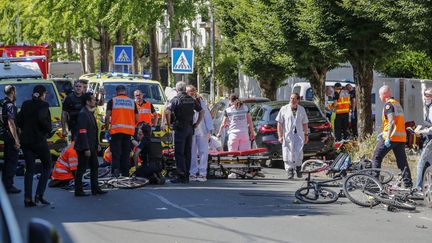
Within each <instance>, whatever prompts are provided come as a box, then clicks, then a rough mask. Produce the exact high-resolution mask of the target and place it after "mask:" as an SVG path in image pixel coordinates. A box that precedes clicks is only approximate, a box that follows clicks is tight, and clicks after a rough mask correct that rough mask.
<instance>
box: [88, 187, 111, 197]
mask: <svg viewBox="0 0 432 243" xmlns="http://www.w3.org/2000/svg"><path fill="white" fill-rule="evenodd" d="M106 193H108V192H107V191H104V190H102V189H100V188H97V189H96V190H92V195H94V196H96V195H103V194H106Z"/></svg>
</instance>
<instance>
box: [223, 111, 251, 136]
mask: <svg viewBox="0 0 432 243" xmlns="http://www.w3.org/2000/svg"><path fill="white" fill-rule="evenodd" d="M248 113H249V109H248V107H247V106H246V105H241V106H240V107H239V108H238V109H237V108H236V107H235V106H233V105H232V106H230V107H228V108H227V109H226V110H225V116H226V117H228V121H229V127H228V134H235V133H246V134H247V133H248V122H247V114H248Z"/></svg>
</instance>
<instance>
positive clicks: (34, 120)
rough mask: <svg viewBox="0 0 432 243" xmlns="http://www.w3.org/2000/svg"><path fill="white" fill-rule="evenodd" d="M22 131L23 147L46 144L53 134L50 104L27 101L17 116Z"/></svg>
mask: <svg viewBox="0 0 432 243" xmlns="http://www.w3.org/2000/svg"><path fill="white" fill-rule="evenodd" d="M16 122H17V125H18V127H19V128H20V129H21V134H20V142H21V144H22V145H23V146H29V145H32V144H39V143H46V142H47V138H48V135H49V134H50V132H51V129H52V126H51V113H50V110H49V104H48V103H47V102H45V101H42V100H33V99H32V100H26V101H24V103H23V104H22V106H21V110H20V112H19V113H18V115H17V120H16Z"/></svg>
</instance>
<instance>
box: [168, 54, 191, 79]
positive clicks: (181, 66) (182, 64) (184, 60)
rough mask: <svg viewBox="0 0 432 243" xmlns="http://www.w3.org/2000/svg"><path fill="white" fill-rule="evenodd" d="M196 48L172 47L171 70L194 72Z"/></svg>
mask: <svg viewBox="0 0 432 243" xmlns="http://www.w3.org/2000/svg"><path fill="white" fill-rule="evenodd" d="M193 62H194V49H192V48H172V49H171V71H172V73H181V74H190V73H193Z"/></svg>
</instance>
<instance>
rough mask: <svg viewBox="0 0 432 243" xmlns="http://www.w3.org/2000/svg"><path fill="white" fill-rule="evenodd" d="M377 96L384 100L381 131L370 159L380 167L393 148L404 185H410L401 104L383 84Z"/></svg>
mask: <svg viewBox="0 0 432 243" xmlns="http://www.w3.org/2000/svg"><path fill="white" fill-rule="evenodd" d="M379 96H380V99H381V101H382V102H384V103H385V104H384V109H383V114H382V129H383V130H382V133H380V134H379V135H378V144H377V145H376V147H375V152H374V155H373V159H372V167H373V168H381V162H382V160H383V159H384V156H385V155H386V154H387V153H388V152H390V150H393V153H394V155H395V157H396V162H397V166H398V168H399V169H400V170H401V172H402V178H403V183H404V186H405V187H407V188H409V187H412V180H411V172H410V169H409V166H408V163H407V157H406V154H405V142H406V131H405V119H404V112H403V109H402V106H401V105H400V104H399V102H397V101H396V100H395V99H394V98H393V97H392V94H391V90H390V87H389V86H387V85H384V86H382V87H381V88H380V90H379Z"/></svg>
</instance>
